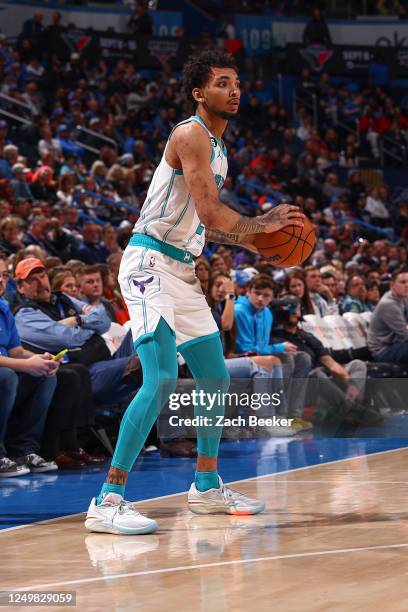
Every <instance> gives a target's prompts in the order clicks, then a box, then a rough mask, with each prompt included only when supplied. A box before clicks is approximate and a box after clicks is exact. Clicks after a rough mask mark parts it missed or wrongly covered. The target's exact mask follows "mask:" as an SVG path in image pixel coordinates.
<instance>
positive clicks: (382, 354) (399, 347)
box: [368, 269, 408, 364]
mask: <svg viewBox="0 0 408 612" xmlns="http://www.w3.org/2000/svg"><path fill="white" fill-rule="evenodd" d="M407 305H408V271H407V270H406V269H402V270H396V271H395V272H393V274H392V276H391V285H390V290H389V291H387V292H386V293H385V294H384V295H383V296H382V298H381V300H380V301H379V302H378V304H377V306H376V308H375V310H374V312H373V314H372V317H371V320H370V326H369V329H368V348H369V349H370V351H371V353H372V354H373V356H374V358H375V360H376V361H385V362H391V363H400V364H406V363H408V327H407V324H408V310H407Z"/></svg>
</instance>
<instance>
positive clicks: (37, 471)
mask: <svg viewBox="0 0 408 612" xmlns="http://www.w3.org/2000/svg"><path fill="white" fill-rule="evenodd" d="M57 470H58V465H56V466H55V467H32V468H30V471H31V472H33V474H41V473H42V472H56V471H57Z"/></svg>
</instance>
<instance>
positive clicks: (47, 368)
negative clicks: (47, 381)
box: [24, 353, 59, 376]
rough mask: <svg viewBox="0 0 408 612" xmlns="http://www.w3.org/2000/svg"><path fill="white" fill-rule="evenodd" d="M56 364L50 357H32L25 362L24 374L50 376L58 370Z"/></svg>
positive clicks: (46, 354)
mask: <svg viewBox="0 0 408 612" xmlns="http://www.w3.org/2000/svg"><path fill="white" fill-rule="evenodd" d="M58 365H59V364H58V363H56V362H55V361H52V355H50V354H49V353H45V354H44V355H33V356H32V357H29V358H28V359H26V360H25V364H24V372H25V373H26V374H31V376H51V375H52V374H54V373H55V372H56V371H57V369H58Z"/></svg>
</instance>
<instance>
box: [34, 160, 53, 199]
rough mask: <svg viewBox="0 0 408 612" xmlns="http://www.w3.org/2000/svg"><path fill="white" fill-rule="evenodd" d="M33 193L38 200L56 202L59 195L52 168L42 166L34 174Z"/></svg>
mask: <svg viewBox="0 0 408 612" xmlns="http://www.w3.org/2000/svg"><path fill="white" fill-rule="evenodd" d="M31 192H32V194H33V196H34V197H35V198H36V199H37V200H45V201H47V202H55V201H56V200H57V194H56V189H55V183H54V180H53V171H52V168H50V166H40V168H38V170H36V171H35V172H34V174H33V179H32V182H31Z"/></svg>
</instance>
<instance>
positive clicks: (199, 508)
mask: <svg viewBox="0 0 408 612" xmlns="http://www.w3.org/2000/svg"><path fill="white" fill-rule="evenodd" d="M188 507H189V510H190V512H193V513H194V514H230V515H234V516H252V515H253V514H259V513H260V512H262V511H263V510H265V504H261V505H259V506H257V507H256V508H247V509H242V510H231V509H230V508H224V507H220V506H210V505H207V504H202V503H201V502H188Z"/></svg>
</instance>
